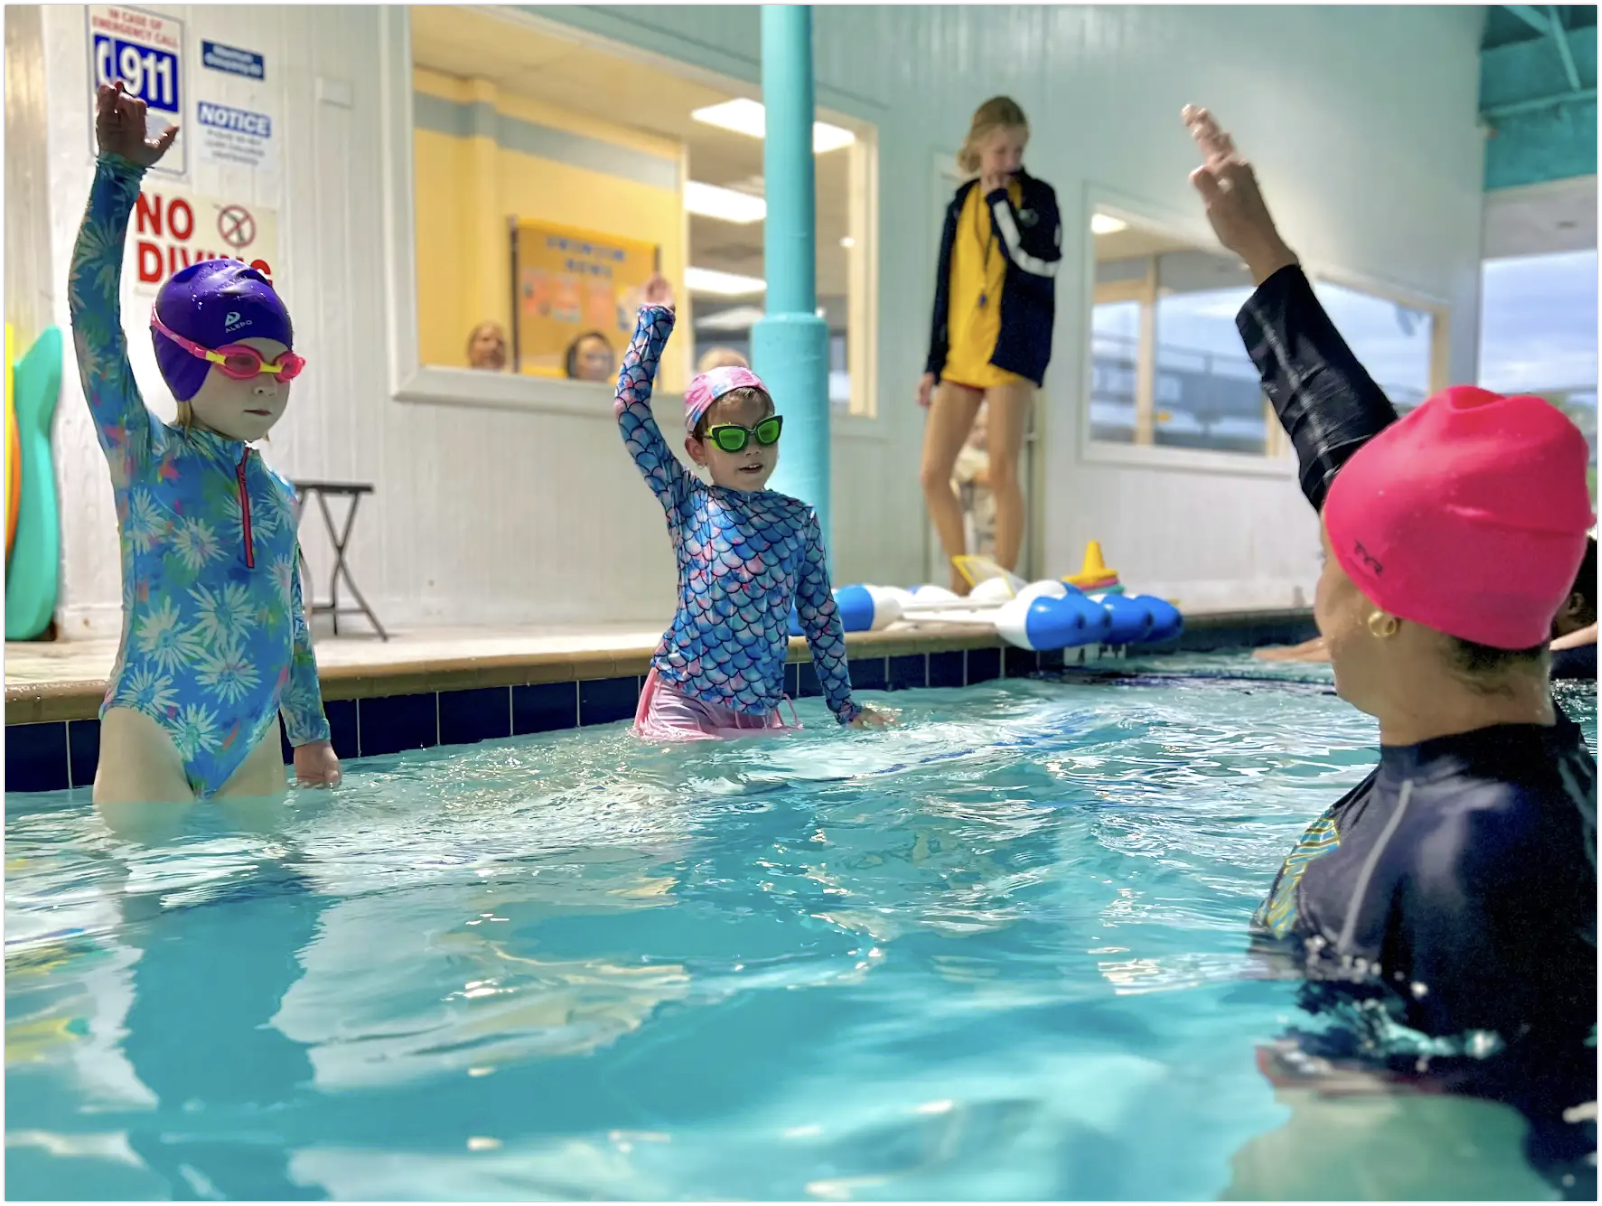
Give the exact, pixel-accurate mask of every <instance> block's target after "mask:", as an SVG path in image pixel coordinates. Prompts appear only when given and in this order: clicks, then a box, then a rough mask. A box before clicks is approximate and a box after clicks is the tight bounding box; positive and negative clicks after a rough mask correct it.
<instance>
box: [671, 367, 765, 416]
mask: <svg viewBox="0 0 1602 1206" xmlns="http://www.w3.org/2000/svg"><path fill="white" fill-rule="evenodd" d="M731 389H759V390H761V391H762V392H763V393H765V394H768V397H770V398H771V397H772V396H773V395H772V394H769V393H768V387H767V386H765V385H763V384H762V378H761V377H758V376H757V375H756V374H755V373H753V372H752V371H751V370H750V369H748V368H740V367H739V366H738V365H732V364H731V365H725V366H724V367H722V368H715V369H713V370H712V371H711V372H708V373H702V374H701V375H700V376H698V377H697V378H696V379H695V380H694V381H692V382H690V388H689V389H687V390H685V391H684V430H685V431H694V430H695V425H696V424H697V423H699V422H700V421H701V416H702V415H704V414H706V412H707V411H709V410H711V409H712V403H714V402H716V401H717V400H718V399H719V398H721V397H722V396H723V395H724V394H726V393H728V392H729V391H730V390H731Z"/></svg>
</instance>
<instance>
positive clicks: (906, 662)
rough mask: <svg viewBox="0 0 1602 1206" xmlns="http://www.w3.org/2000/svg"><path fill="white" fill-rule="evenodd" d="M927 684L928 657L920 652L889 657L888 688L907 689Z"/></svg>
mask: <svg viewBox="0 0 1602 1206" xmlns="http://www.w3.org/2000/svg"><path fill="white" fill-rule="evenodd" d="M928 685H929V658H928V656H927V655H925V654H922V653H909V654H907V655H906V656H905V657H893V658H891V659H890V690H892V691H907V690H911V689H912V688H915V687H927V686H928Z"/></svg>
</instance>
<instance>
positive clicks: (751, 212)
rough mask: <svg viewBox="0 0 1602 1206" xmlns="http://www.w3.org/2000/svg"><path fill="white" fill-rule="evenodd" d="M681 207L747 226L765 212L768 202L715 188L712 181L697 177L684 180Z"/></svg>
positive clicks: (702, 215)
mask: <svg viewBox="0 0 1602 1206" xmlns="http://www.w3.org/2000/svg"><path fill="white" fill-rule="evenodd" d="M684 208H685V209H687V210H689V211H690V212H691V213H692V214H699V215H700V216H701V217H703V218H716V219H717V220H718V221H720V222H733V223H734V224H735V225H736V226H749V225H750V224H751V223H753V222H760V221H762V220H763V219H764V218H766V217H767V216H768V203H767V202H766V201H765V200H763V199H762V198H761V197H753V196H752V195H751V194H750V193H739V192H735V190H734V189H732V188H719V187H718V186H717V185H715V184H702V183H701V182H700V181H699V180H691V181H689V182H687V183H686V184H685V186H684Z"/></svg>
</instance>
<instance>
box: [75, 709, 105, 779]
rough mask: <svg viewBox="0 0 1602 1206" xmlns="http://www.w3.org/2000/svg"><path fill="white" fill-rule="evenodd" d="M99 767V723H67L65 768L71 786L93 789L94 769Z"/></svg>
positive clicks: (96, 721)
mask: <svg viewBox="0 0 1602 1206" xmlns="http://www.w3.org/2000/svg"><path fill="white" fill-rule="evenodd" d="M99 765H100V722H99V721H98V720H69V721H67V768H68V771H69V772H70V773H71V775H72V786H74V787H93V786H94V785H95V768H96V767H97V766H99Z"/></svg>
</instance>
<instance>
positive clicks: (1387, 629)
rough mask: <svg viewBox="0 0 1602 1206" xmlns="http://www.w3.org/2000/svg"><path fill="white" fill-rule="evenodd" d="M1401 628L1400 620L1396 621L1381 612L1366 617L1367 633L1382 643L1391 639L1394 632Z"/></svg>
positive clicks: (1394, 618)
mask: <svg viewBox="0 0 1602 1206" xmlns="http://www.w3.org/2000/svg"><path fill="white" fill-rule="evenodd" d="M1401 626H1402V622H1401V621H1400V620H1398V619H1397V618H1396V617H1395V616H1388V615H1386V614H1385V613H1384V612H1383V611H1376V612H1375V613H1374V614H1373V615H1371V616H1369V617H1368V630H1369V632H1371V633H1373V634H1374V635H1375V636H1376V637H1378V638H1379V639H1380V640H1382V641H1385V640H1389V639H1390V638H1391V637H1393V636H1395V635H1396V630H1397V629H1399V628H1400V627H1401Z"/></svg>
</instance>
